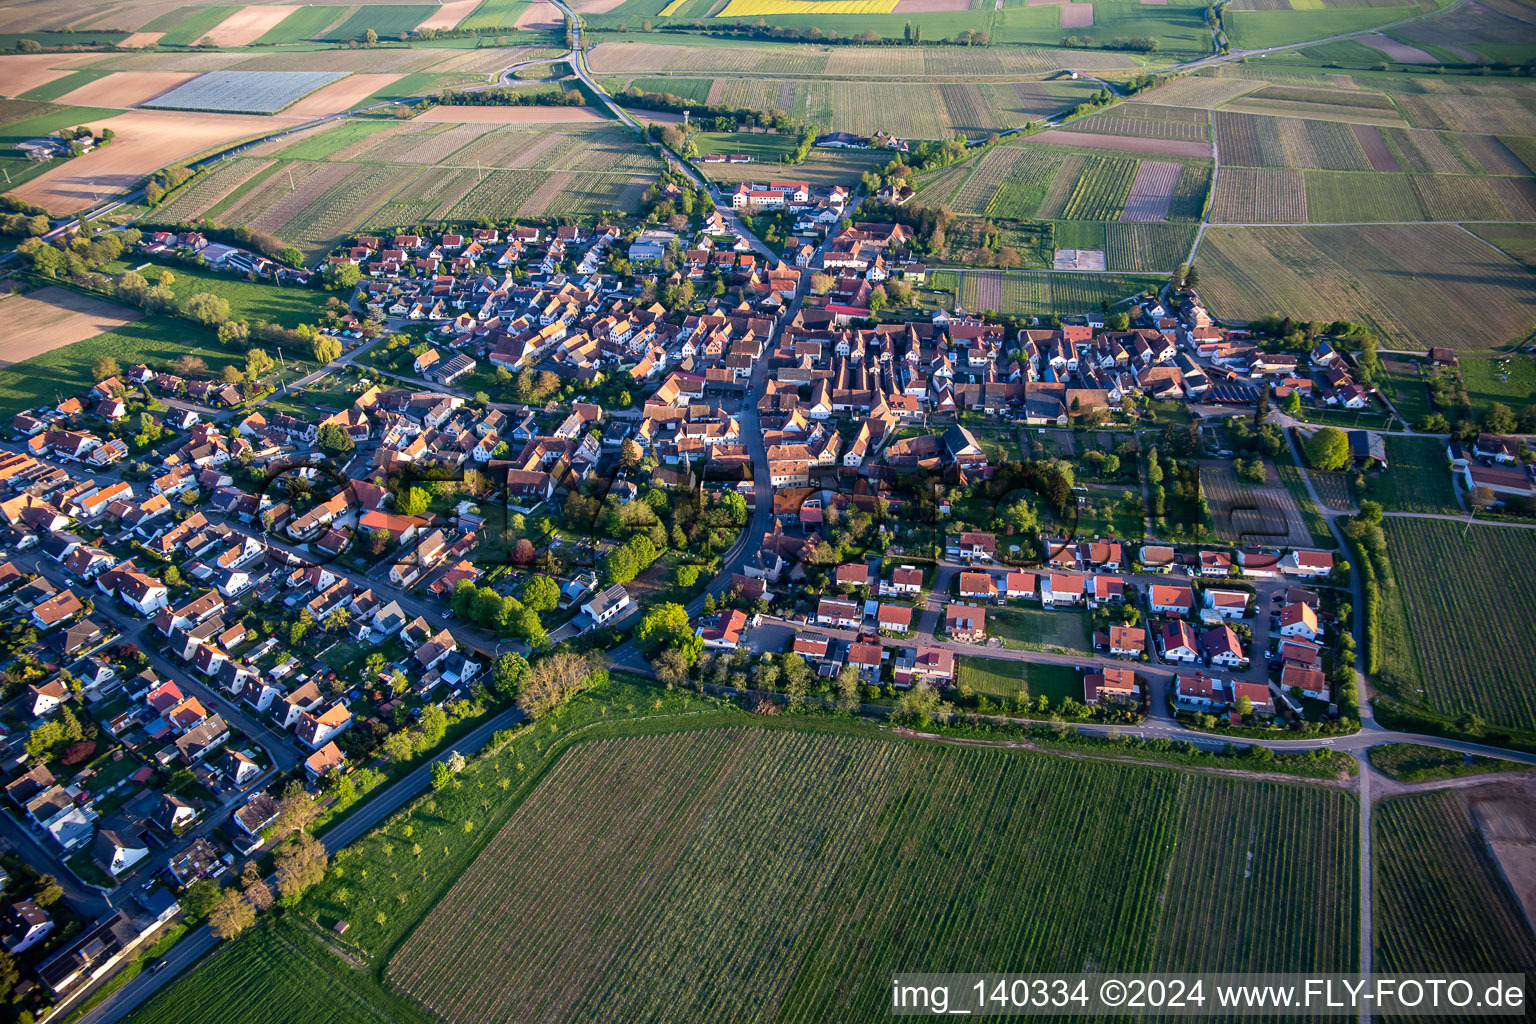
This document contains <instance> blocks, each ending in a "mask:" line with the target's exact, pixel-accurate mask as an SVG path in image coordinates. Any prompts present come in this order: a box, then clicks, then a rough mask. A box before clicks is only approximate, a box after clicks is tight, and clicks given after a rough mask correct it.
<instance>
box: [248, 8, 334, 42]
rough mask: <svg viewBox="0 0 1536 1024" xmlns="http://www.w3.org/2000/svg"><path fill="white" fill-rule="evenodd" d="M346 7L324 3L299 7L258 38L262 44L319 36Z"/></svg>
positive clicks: (296, 40) (295, 40)
mask: <svg viewBox="0 0 1536 1024" xmlns="http://www.w3.org/2000/svg"><path fill="white" fill-rule="evenodd" d="M344 11H345V8H339V7H338V8H333V7H328V6H325V5H324V4H311V5H306V6H303V7H300V8H298V9H297V10H295V11H294V12H293V13H291V14H289V15H288V17H286V18H284V19H283V20H282V21H280V22H278V23H277V24H276V25H274V26H272V27H271V28H270V29H268V30H267V32H266V34H265V35H263V36H262V37H261V38H259V39H257V40H256V42H257V43H258V44H262V45H269V46H270V45H272V44H275V43H297V42H301V41H303V40H305V39H310V38H313V37H315V36H319V35H320V34H321V33H322V32H324V31H325V30H326V29H327V28H329V27H330V26H331V25H332V24H333V23H335V21H336V19H337V18H340V17H341V16H342V14H343V13H344Z"/></svg>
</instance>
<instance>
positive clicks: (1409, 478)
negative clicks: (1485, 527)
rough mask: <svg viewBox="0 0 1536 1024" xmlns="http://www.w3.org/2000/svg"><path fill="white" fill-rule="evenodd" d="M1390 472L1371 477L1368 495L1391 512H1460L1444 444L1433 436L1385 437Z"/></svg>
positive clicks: (1371, 475) (1393, 435)
mask: <svg viewBox="0 0 1536 1024" xmlns="http://www.w3.org/2000/svg"><path fill="white" fill-rule="evenodd" d="M1385 440H1386V443H1387V469H1386V470H1385V471H1383V472H1381V473H1375V474H1370V475H1369V476H1368V477H1367V480H1366V488H1367V490H1368V491H1369V492H1370V493H1369V494H1367V495H1365V496H1366V497H1368V498H1370V499H1372V500H1373V501H1379V502H1381V505H1382V507H1383V508H1384V509H1386V510H1387V511H1388V512H1447V513H1450V514H1452V515H1454V514H1456V513H1459V512H1460V511H1461V506H1460V505H1459V504H1457V502H1456V488H1455V485H1454V484H1453V483H1452V481H1451V471H1450V467H1449V464H1448V462H1447V461H1446V454H1445V442H1443V441H1441V440H1439V439H1438V438H1433V437H1407V436H1400V435H1397V434H1388V435H1386V438H1385Z"/></svg>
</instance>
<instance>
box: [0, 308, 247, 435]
mask: <svg viewBox="0 0 1536 1024" xmlns="http://www.w3.org/2000/svg"><path fill="white" fill-rule="evenodd" d="M217 345H218V342H217V341H215V340H214V336H213V332H212V331H210V330H208V329H207V328H203V327H197V326H195V325H193V324H191V323H188V322H187V321H185V320H173V319H171V318H170V317H163V316H149V317H145V318H144V319H143V320H140V321H138V322H136V323H131V324H125V325H123V326H122V327H119V328H117V329H116V330H112V331H107V332H106V333H105V334H98V335H96V337H94V338H87V339H86V340H85V341H77V342H75V343H74V344H73V345H66V346H64V347H63V348H56V349H54V350H53V351H52V352H46V353H44V354H42V355H39V356H33V357H32V358H31V359H28V360H26V361H25V362H21V363H14V364H12V365H11V366H7V367H4V368H3V369H0V418H5V419H9V418H10V417H12V416H14V415H16V414H17V413H18V412H22V411H24V410H26V409H31V408H34V407H36V406H39V405H44V404H46V405H54V404H56V403H58V402H60V401H62V400H63V399H65V398H68V397H69V396H70V395H73V394H75V393H76V392H79V391H83V390H85V389H86V388H89V387H90V386H91V385H92V384H95V383H96V381H95V379H94V378H93V377H92V376H91V364H92V363H94V362H95V361H96V360H97V359H99V358H100V357H102V356H111V357H112V358H114V359H116V360H117V362H118V364H119V365H120V366H124V367H127V366H132V365H133V364H134V363H147V364H149V365H150V366H151V367H154V368H155V369H160V370H169V369H170V368H171V364H172V363H174V362H175V361H176V360H177V359H179V358H180V357H181V356H184V355H194V356H199V357H201V358H202V359H203V360H204V361H205V362H206V363H207V364H208V369H209V371H210V372H212V373H217V372H218V371H219V370H220V369H222V368H223V366H224V364H226V363H232V362H237V361H238V362H241V363H243V362H244V359H245V357H244V355H243V354H242V355H240V356H239V357H238V359H237V358H236V357H234V356H233V355H232V354H231V353H229V352H226V351H224V350H223V349H221V348H218V347H217Z"/></svg>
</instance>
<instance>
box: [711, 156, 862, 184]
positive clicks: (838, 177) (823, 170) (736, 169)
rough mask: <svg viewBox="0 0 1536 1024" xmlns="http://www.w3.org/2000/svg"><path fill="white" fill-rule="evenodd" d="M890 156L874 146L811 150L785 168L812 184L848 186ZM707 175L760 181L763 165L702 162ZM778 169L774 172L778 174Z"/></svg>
mask: <svg viewBox="0 0 1536 1024" xmlns="http://www.w3.org/2000/svg"><path fill="white" fill-rule="evenodd" d="M890 159H891V158H890V155H889V154H888V153H882V152H881V151H880V150H875V149H813V150H811V153H810V155H809V156H807V157H806V158H805V163H802V164H795V166H794V167H792V168H790V169H789V170H788V171H785V172H784V173H785V174H790V173H791V172H792V173H793V177H794V179H795V180H796V181H808V182H810V183H811V184H812V185H846V186H849V187H850V188H851V187H852V186H854V185H857V184H858V183H859V176H860V175H861V174H863V173H864V172H865V171H870V170H874V169H875V168H877V167H881V166H884V165H885V164H888V163H890ZM701 169H702V170H703V171H704V173H705V174H707V175H708V176H709V177H711V178H713V179H715V180H716V181H721V182H731V183H734V182H738V181H761V180H762V179H763V178H764V173H763V171H764V167H763V166H762V165H761V164H705V165H704V166H703V167H702V168H701ZM778 174H779V172H777V171H775V172H773V176H774V177H778Z"/></svg>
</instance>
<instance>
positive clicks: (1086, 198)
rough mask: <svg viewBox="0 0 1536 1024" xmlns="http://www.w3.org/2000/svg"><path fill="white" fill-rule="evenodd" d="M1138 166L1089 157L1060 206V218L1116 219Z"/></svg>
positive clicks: (1138, 163)
mask: <svg viewBox="0 0 1536 1024" xmlns="http://www.w3.org/2000/svg"><path fill="white" fill-rule="evenodd" d="M1139 166H1140V161H1138V160H1128V159H1125V158H1124V157H1105V156H1093V157H1089V158H1088V162H1087V163H1086V164H1085V165H1084V167H1083V176H1082V177H1081V178H1079V179H1078V181H1077V184H1076V186H1075V187H1074V188H1073V189H1072V194H1071V196H1069V197H1068V198H1067V203H1066V205H1065V206H1064V207H1062V211H1061V217H1062V219H1063V220H1115V219H1116V218H1118V217H1119V216H1120V213H1121V211H1122V210H1123V209H1124V207H1125V201H1126V198H1127V197H1128V196H1129V195H1130V193H1131V186H1132V185H1133V184H1134V183H1135V182H1136V180H1137V169H1138V168H1139ZM1133 219H1139V218H1133Z"/></svg>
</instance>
